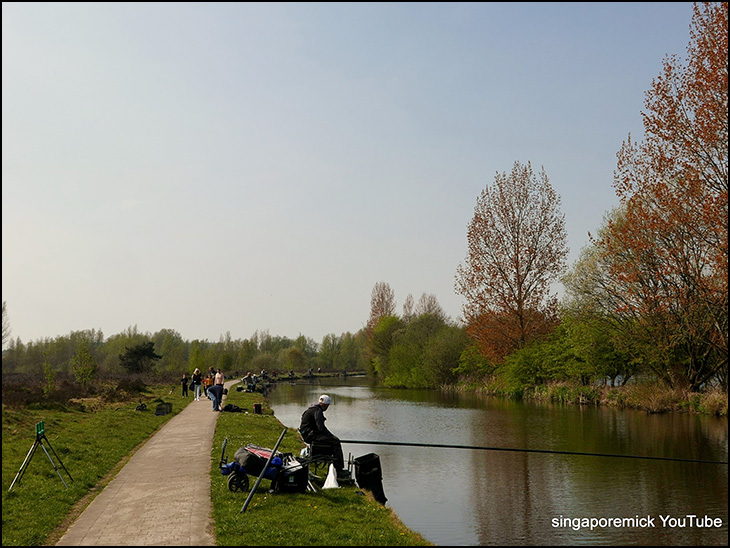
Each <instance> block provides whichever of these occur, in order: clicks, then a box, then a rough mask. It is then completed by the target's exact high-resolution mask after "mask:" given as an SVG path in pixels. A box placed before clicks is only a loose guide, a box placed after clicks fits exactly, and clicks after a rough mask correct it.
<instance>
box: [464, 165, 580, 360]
mask: <svg viewBox="0 0 730 548" xmlns="http://www.w3.org/2000/svg"><path fill="white" fill-rule="evenodd" d="M566 240H567V236H566V232H565V216H564V215H563V214H562V213H561V212H560V198H559V196H558V195H557V194H556V193H555V191H554V190H553V188H552V186H551V185H550V182H549V181H548V177H547V175H546V174H545V170H544V169H543V170H542V171H541V172H540V175H539V178H538V177H536V176H535V174H534V173H533V171H532V166H531V165H530V163H529V162H528V164H527V165H526V166H525V165H521V164H520V163H519V162H515V164H514V167H513V168H512V172H511V173H510V174H509V175H507V173H502V174H500V173H497V175H496V177H495V181H494V185H493V186H491V187H490V186H487V188H485V189H484V190H483V191H482V193H481V195H480V196H479V197H478V199H477V205H476V207H475V208H474V217H473V219H472V220H471V222H470V223H469V227H468V232H467V241H468V250H467V257H466V259H465V260H464V261H463V262H462V263H461V264H460V265H459V266H458V268H457V272H456V285H455V288H456V292H457V293H459V294H461V295H463V296H464V297H465V298H466V303H465V304H464V306H463V312H464V320H465V322H466V326H467V327H466V329H467V333H468V334H469V335H470V336H471V337H472V338H473V339H474V340H475V341H476V342H477V344H478V345H479V349H480V351H481V352H482V354H483V355H484V356H485V357H487V358H490V359H492V360H495V361H499V360H501V359H502V358H504V356H506V355H507V354H508V353H509V352H511V351H513V350H515V349H517V348H521V347H523V346H525V345H526V344H527V343H529V342H531V341H533V340H535V339H537V338H539V337H542V336H544V335H545V334H547V333H548V332H550V331H551V330H552V329H553V328H554V326H555V325H556V323H557V298H556V297H555V296H554V295H551V294H550V284H551V283H552V282H553V281H555V280H556V279H557V277H558V276H559V275H560V274H561V273H562V272H563V270H564V269H565V267H566V258H567V255H568V248H567V245H566Z"/></svg>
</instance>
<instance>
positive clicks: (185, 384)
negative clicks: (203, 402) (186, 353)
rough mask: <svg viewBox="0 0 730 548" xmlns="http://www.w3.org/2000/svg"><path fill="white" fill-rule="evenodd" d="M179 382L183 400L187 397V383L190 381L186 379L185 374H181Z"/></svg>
mask: <svg viewBox="0 0 730 548" xmlns="http://www.w3.org/2000/svg"><path fill="white" fill-rule="evenodd" d="M180 382H181V384H182V395H183V398H187V397H188V383H189V382H190V379H188V374H187V373H183V376H182V380H181V381H180Z"/></svg>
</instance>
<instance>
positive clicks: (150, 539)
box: [56, 381, 235, 546]
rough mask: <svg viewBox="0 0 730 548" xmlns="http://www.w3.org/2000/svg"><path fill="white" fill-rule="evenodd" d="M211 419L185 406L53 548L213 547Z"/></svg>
mask: <svg viewBox="0 0 730 548" xmlns="http://www.w3.org/2000/svg"><path fill="white" fill-rule="evenodd" d="M234 382H235V381H231V382H230V383H229V384H230V385H232V384H234ZM198 386H200V385H198ZM217 418H218V413H210V412H209V411H208V409H207V408H206V407H205V406H204V405H187V406H186V407H185V409H183V410H182V411H181V412H180V413H179V414H178V415H177V416H175V417H173V418H171V419H170V420H169V421H168V422H167V423H166V424H165V425H164V426H163V427H162V428H160V430H159V431H158V432H157V433H156V434H155V435H154V436H152V437H151V438H150V439H149V440H148V441H147V442H146V443H145V444H144V445H143V446H142V447H141V448H140V449H139V450H138V451H137V452H136V453H135V454H134V455H133V456H132V458H131V459H129V462H127V464H126V465H125V466H124V467H123V468H122V469H121V470H120V472H119V473H118V474H117V476H116V477H115V478H114V479H113V480H112V481H111V482H109V484H108V485H107V486H106V487H105V488H104V489H103V490H102V491H100V492H99V494H98V495H97V496H96V498H95V499H94V500H93V501H92V502H91V504H89V505H88V506H87V507H86V509H85V510H84V511H83V512H82V513H81V515H80V516H79V517H78V519H77V520H76V521H75V522H74V523H73V524H72V525H71V526H70V527H69V528H68V530H67V531H66V532H65V534H64V535H63V536H62V537H61V538H60V540H59V541H58V542H57V543H56V546H215V545H216V540H215V537H214V536H213V533H212V531H213V520H212V505H211V502H210V497H211V490H210V466H211V461H210V454H211V450H212V446H213V435H214V434H215V424H216V420H217ZM191 431H193V432H195V435H193V436H191V435H190V432H191Z"/></svg>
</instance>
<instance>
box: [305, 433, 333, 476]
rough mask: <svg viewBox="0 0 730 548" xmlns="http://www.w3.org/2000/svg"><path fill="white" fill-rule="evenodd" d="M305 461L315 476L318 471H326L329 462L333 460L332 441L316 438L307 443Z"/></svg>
mask: <svg viewBox="0 0 730 548" xmlns="http://www.w3.org/2000/svg"><path fill="white" fill-rule="evenodd" d="M307 462H308V464H309V468H310V471H311V472H312V474H314V475H315V476H317V475H319V473H320V472H322V471H323V472H324V473H325V474H326V473H327V470H329V466H330V464H332V463H333V462H335V452H334V448H333V446H332V443H330V442H328V441H323V440H316V441H313V442H312V443H308V444H307Z"/></svg>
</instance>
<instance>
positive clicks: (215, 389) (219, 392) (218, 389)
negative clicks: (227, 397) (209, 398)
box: [208, 384, 223, 403]
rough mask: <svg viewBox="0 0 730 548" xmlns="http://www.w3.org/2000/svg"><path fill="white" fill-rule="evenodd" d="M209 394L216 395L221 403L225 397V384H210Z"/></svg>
mask: <svg viewBox="0 0 730 548" xmlns="http://www.w3.org/2000/svg"><path fill="white" fill-rule="evenodd" d="M208 394H209V395H211V394H212V395H214V396H215V399H216V400H218V403H220V401H221V399H222V398H223V385H222V384H216V385H215V386H209V387H208Z"/></svg>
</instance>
